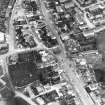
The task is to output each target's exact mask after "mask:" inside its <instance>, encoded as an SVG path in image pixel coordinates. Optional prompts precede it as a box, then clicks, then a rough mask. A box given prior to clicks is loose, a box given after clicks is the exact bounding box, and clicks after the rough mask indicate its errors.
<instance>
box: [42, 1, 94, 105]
mask: <svg viewBox="0 0 105 105" xmlns="http://www.w3.org/2000/svg"><path fill="white" fill-rule="evenodd" d="M40 3H41V10H42V12H43V15H44V16H45V19H46V23H47V24H48V25H49V26H50V28H51V31H52V32H53V33H54V35H55V36H56V38H57V40H58V42H59V45H60V46H61V49H62V53H61V54H60V55H59V56H57V58H58V59H59V60H60V61H61V62H62V64H63V67H64V71H65V73H66V74H67V76H68V79H69V80H70V81H69V82H72V84H73V87H74V88H75V90H76V92H77V93H78V96H79V97H80V99H81V101H82V102H83V104H84V105H95V104H94V102H93V101H92V99H91V97H90V96H89V95H88V93H87V92H86V90H85V89H84V87H83V84H82V82H81V81H80V80H79V78H78V77H77V76H76V75H75V70H76V69H77V68H76V66H75V62H73V61H70V60H69V59H68V58H66V53H65V48H64V45H63V43H62V41H61V40H60V37H59V35H58V32H57V31H56V29H55V27H54V26H53V24H52V23H51V20H50V19H49V16H48V13H47V9H46V8H45V5H44V2H43V0H40ZM70 84H71V83H70Z"/></svg>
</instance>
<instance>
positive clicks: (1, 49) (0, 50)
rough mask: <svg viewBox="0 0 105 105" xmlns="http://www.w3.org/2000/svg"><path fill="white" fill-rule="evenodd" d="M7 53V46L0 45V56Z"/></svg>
mask: <svg viewBox="0 0 105 105" xmlns="http://www.w3.org/2000/svg"><path fill="white" fill-rule="evenodd" d="M8 51H9V44H7V43H5V44H1V45H0V55H2V54H5V53H7V52H8Z"/></svg>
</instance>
